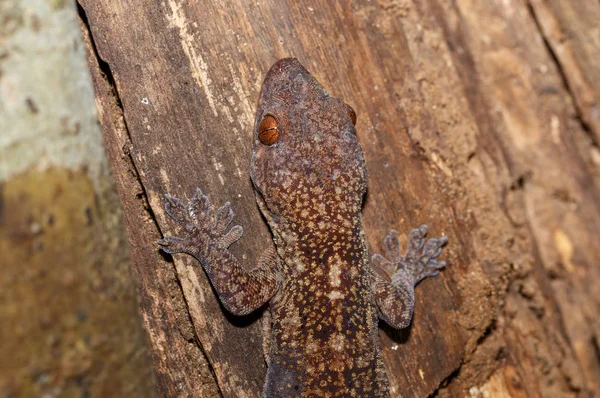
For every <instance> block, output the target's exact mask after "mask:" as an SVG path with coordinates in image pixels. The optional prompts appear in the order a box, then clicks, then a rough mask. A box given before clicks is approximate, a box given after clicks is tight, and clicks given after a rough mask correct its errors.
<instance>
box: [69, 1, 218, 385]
mask: <svg viewBox="0 0 600 398" xmlns="http://www.w3.org/2000/svg"><path fill="white" fill-rule="evenodd" d="M76 4H77V12H78V15H79V18H80V21H81V25H82V26H83V29H85V31H86V36H87V38H88V39H89V43H90V46H91V49H92V52H93V56H94V60H95V61H96V62H97V66H98V69H99V70H100V72H101V74H102V77H103V78H104V80H105V81H106V84H107V86H108V87H109V88H110V96H111V97H112V99H113V100H114V105H115V106H116V107H117V109H118V117H119V119H120V123H121V124H122V129H123V131H124V132H125V134H126V138H127V142H126V144H125V145H123V147H122V149H121V151H122V154H123V156H124V158H125V161H126V162H127V164H128V169H129V172H130V174H131V175H132V176H133V177H134V179H135V181H136V185H137V186H138V189H139V190H138V192H137V193H136V198H137V199H138V200H141V201H142V207H143V209H144V211H145V212H146V214H147V216H148V218H149V219H150V220H151V222H152V225H153V226H154V228H155V229H156V231H157V232H158V234H160V236H161V237H164V234H163V231H162V230H161V228H160V225H159V223H158V219H157V217H156V214H155V213H154V211H153V209H152V206H151V205H150V202H149V200H148V194H147V191H146V188H145V186H144V183H143V182H142V179H141V177H140V173H139V169H138V167H137V165H136V163H135V160H134V158H133V155H132V153H131V151H132V149H133V143H132V137H131V133H130V130H129V128H128V126H127V120H126V119H125V114H124V109H123V103H122V101H121V97H120V95H119V90H118V87H117V82H116V80H115V78H114V75H113V73H112V70H111V67H110V64H109V63H108V62H106V61H105V60H104V59H103V58H102V57H101V56H100V53H99V51H98V48H97V46H96V42H95V40H94V36H93V34H92V31H91V28H90V24H89V20H88V18H87V14H86V11H85V8H84V7H83V5H82V4H81V3H80V2H79V1H78V2H77V3H76ZM161 254H162V253H161ZM163 257H165V258H167V257H168V260H167V261H168V262H170V263H171V265H172V273H173V276H174V280H175V282H176V285H177V288H176V289H177V291H176V292H172V293H175V294H174V297H172V299H174V300H178V299H181V300H182V301H183V304H184V306H185V313H186V319H185V321H186V322H188V326H189V327H185V326H180V329H179V330H180V333H181V335H182V337H183V338H184V339H185V340H186V341H188V342H191V343H193V344H194V345H195V346H196V347H197V348H198V350H199V351H200V353H201V355H203V356H204V358H205V362H206V364H207V366H208V369H209V371H210V373H211V376H212V378H213V380H214V385H215V386H216V388H217V391H218V394H219V396H223V394H222V391H221V388H220V386H219V384H218V378H217V376H216V374H215V370H214V368H213V366H212V364H211V363H210V361H209V360H208V359H207V358H208V357H207V355H206V351H205V350H204V347H203V346H202V343H201V341H200V339H199V336H198V334H197V332H196V329H195V327H194V326H193V321H192V318H191V313H190V306H189V303H188V301H187V298H186V296H185V294H184V291H183V287H182V284H181V280H180V278H179V274H178V272H177V270H176V268H175V265H174V262H173V259H172V257H171V256H169V255H163ZM180 321H181V320H180ZM182 327H185V328H186V329H189V330H191V331H192V333H193V338H192V339H191V340H190V339H189V338H188V337H186V336H185V333H184V332H183V331H182V329H181V328H182ZM163 393H166V392H165V391H163Z"/></svg>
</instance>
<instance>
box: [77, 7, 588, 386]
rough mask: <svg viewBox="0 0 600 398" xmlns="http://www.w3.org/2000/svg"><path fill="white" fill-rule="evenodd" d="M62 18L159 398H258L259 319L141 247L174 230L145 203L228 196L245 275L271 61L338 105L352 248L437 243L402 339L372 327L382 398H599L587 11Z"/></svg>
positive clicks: (250, 257) (192, 271)
mask: <svg viewBox="0 0 600 398" xmlns="http://www.w3.org/2000/svg"><path fill="white" fill-rule="evenodd" d="M575 3H577V5H575ZM79 4H80V6H81V17H82V20H83V21H84V25H85V26H84V31H85V33H86V35H87V36H88V42H89V46H88V53H89V60H90V65H91V69H92V74H93V79H94V84H95V87H96V100H97V104H98V107H99V112H100V120H101V124H102V127H103V129H104V134H105V139H106V143H107V150H108V153H109V156H110V160H111V164H112V166H113V169H114V170H115V177H116V180H117V186H118V189H119V193H120V196H121V201H122V203H123V206H124V208H125V221H126V225H127V229H128V231H129V243H130V246H131V252H132V258H133V268H134V275H135V278H136V280H137V283H138V287H139V291H140V294H141V302H142V313H143V320H144V326H145V329H146V331H147V333H148V336H149V341H150V351H151V353H152V357H153V360H154V367H155V369H156V370H157V380H158V384H159V388H160V390H161V391H162V393H163V394H164V395H165V396H219V395H222V396H224V397H259V396H260V393H261V390H262V384H263V382H264V376H265V372H266V367H265V364H264V360H263V357H262V350H261V340H262V336H261V330H260V326H259V322H257V319H258V318H259V316H260V314H253V315H251V316H249V317H234V316H231V315H229V314H227V313H226V312H225V311H224V310H223V308H222V307H221V306H220V305H219V302H218V300H217V298H216V297H215V295H214V292H213V291H212V289H211V287H210V284H209V282H208V281H207V278H206V276H205V275H204V273H203V271H202V269H201V268H200V267H198V265H197V264H195V263H194V261H192V260H190V259H189V258H188V257H184V256H177V257H175V258H174V259H171V258H168V257H162V256H161V255H160V254H159V253H158V250H157V246H156V245H155V244H154V241H155V240H156V238H158V237H160V236H161V235H163V234H171V233H173V232H174V231H172V230H171V228H172V227H173V223H171V222H169V220H167V217H166V215H165V213H164V210H163V207H162V201H163V197H164V194H165V193H170V194H173V195H176V196H179V197H186V196H187V197H190V196H191V195H192V194H193V192H194V190H195V189H196V187H200V188H201V189H202V190H203V191H204V192H207V193H208V194H209V196H210V198H211V200H212V201H213V202H216V203H218V204H222V203H224V202H225V201H231V203H232V205H233V208H234V209H235V211H236V214H237V215H236V219H235V220H236V222H237V223H239V224H241V225H242V226H243V227H244V229H245V231H246V234H245V236H244V237H243V238H242V240H241V241H240V242H239V243H237V244H236V245H235V247H234V252H235V254H236V255H237V256H238V257H239V258H242V259H243V260H244V262H245V264H247V266H248V267H251V266H253V265H254V264H256V261H257V260H258V257H259V255H260V252H261V250H262V249H263V248H264V246H265V242H267V241H268V240H269V239H270V235H269V232H268V230H267V228H266V226H265V224H264V222H263V220H262V219H261V217H260V215H259V212H258V210H257V208H256V205H255V202H254V195H253V189H252V186H251V183H250V180H249V177H248V163H249V156H250V147H251V136H252V125H253V119H254V110H255V104H256V102H257V99H258V92H259V89H260V84H261V82H262V79H263V77H264V75H265V73H266V71H267V70H268V68H269V67H270V66H271V64H272V63H273V62H274V61H276V60H277V59H279V58H282V57H288V56H294V57H297V58H299V59H300V61H301V62H302V63H303V64H304V65H305V66H306V67H307V68H308V69H309V70H310V71H311V72H312V73H313V74H314V75H315V76H316V77H317V79H318V80H319V81H320V82H321V83H322V84H323V85H324V86H325V87H326V88H327V89H328V90H329V91H330V93H331V94H332V95H333V96H335V97H339V98H342V99H344V101H346V102H347V103H349V104H351V105H352V106H353V108H354V109H355V110H356V113H357V115H358V124H357V130H358V137H359V140H360V141H361V143H362V147H363V149H364V151H365V155H366V158H367V165H368V169H369V193H368V196H367V200H366V204H365V207H364V223H365V228H366V231H367V235H368V239H369V245H370V249H371V251H372V252H380V251H381V249H382V240H383V237H384V236H385V234H386V232H387V231H388V230H389V229H391V228H394V229H397V230H399V231H403V233H404V234H406V232H408V231H409V230H410V229H411V228H413V227H415V226H418V225H420V224H423V223H426V224H428V225H429V226H430V234H431V235H432V236H438V235H441V234H445V235H448V236H449V241H450V243H449V244H448V247H447V249H446V250H445V254H444V259H445V260H446V261H447V262H448V264H449V265H448V268H447V269H446V270H445V271H444V272H443V273H442V274H441V276H440V277H438V278H434V279H430V280H426V281H424V282H423V283H422V284H420V285H419V286H418V288H417V297H416V313H415V317H414V320H413V323H412V325H411V327H410V328H409V329H408V330H407V331H402V332H397V331H393V330H391V329H390V328H388V327H386V326H385V325H383V326H382V331H381V339H382V344H383V347H384V355H385V362H386V365H387V368H388V373H389V376H390V380H391V383H392V392H393V394H394V396H396V395H400V394H401V395H402V396H406V397H410V396H430V395H437V396H464V395H465V394H467V393H468V394H470V395H471V396H490V395H491V396H511V397H537V396H564V397H569V396H589V395H592V394H593V393H594V392H597V391H600V384H599V380H600V349H599V347H600V344H599V340H598V338H599V336H598V331H599V330H600V323H599V322H600V321H599V319H600V299H599V296H598V295H597V294H595V292H596V291H598V290H599V289H600V269H599V268H598V264H599V263H600V252H599V251H598V250H597V249H596V247H595V242H594V238H595V237H596V236H598V234H599V233H600V213H599V211H598V210H599V202H598V198H599V197H600V189H599V167H600V152H599V151H598V140H599V131H600V128H599V127H598V126H599V120H600V112H599V110H598V99H599V98H600V89H599V87H600V86H599V83H598V79H597V77H598V65H600V62H598V61H599V60H598V57H599V54H600V48H599V47H600V42H599V41H598V40H597V37H598V31H599V29H600V26H599V21H600V17H599V15H600V4H599V3H597V2H570V1H567V0H548V1H543V0H530V1H529V2H527V1H524V0H521V1H494V2H470V1H467V0H458V1H455V2H443V1H439V0H426V1H422V2H409V1H383V0H381V1H370V2H359V1H356V2H350V1H348V2H346V1H343V2H314V3H313V2H302V1H288V2H282V1H270V0H268V1H260V2H240V1H232V2H184V1H181V0H164V1H155V2H152V1H147V2H140V1H138V2H133V1H129V2H122V1H117V0H106V1H103V2H97V1H91V0H79ZM589 37H595V38H596V40H588V38H589ZM486 394H487V395H486Z"/></svg>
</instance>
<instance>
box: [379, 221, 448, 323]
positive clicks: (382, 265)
mask: <svg viewBox="0 0 600 398" xmlns="http://www.w3.org/2000/svg"><path fill="white" fill-rule="evenodd" d="M426 234H427V226H426V225H421V226H420V227H419V228H416V229H413V230H412V231H410V233H409V234H408V243H407V250H406V255H404V256H402V255H400V242H399V240H398V232H396V231H395V230H391V231H390V232H389V233H388V235H387V237H386V238H385V241H384V248H385V251H386V253H387V258H386V257H384V256H382V255H380V254H375V255H374V256H373V257H372V259H371V265H372V266H373V268H375V269H376V270H377V271H378V275H377V277H376V279H375V282H374V286H373V289H374V293H375V299H376V301H377V306H378V307H379V311H380V314H379V315H380V318H382V319H383V320H384V321H386V322H387V323H388V324H389V325H390V326H392V327H394V328H396V329H401V328H405V327H407V326H408V325H409V324H410V321H411V319H412V314H413V310H414V305H415V304H414V289H415V286H416V285H417V284H418V283H419V282H420V281H422V280H423V279H425V278H427V277H431V276H436V275H437V274H439V272H440V271H439V270H440V269H442V268H444V267H445V266H446V263H445V262H444V261H436V260H435V259H436V258H437V257H438V256H439V255H440V253H441V252H442V246H443V245H445V244H446V242H447V241H448V238H447V237H445V236H444V237H441V238H439V239H435V238H433V239H429V240H428V241H427V243H425V235H426ZM382 275H384V276H385V278H384V277H382Z"/></svg>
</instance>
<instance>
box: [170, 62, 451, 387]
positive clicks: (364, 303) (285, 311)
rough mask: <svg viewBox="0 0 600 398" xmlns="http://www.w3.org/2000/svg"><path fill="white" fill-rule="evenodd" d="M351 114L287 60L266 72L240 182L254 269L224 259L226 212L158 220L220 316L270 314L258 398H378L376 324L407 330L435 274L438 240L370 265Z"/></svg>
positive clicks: (179, 207) (383, 382)
mask: <svg viewBox="0 0 600 398" xmlns="http://www.w3.org/2000/svg"><path fill="white" fill-rule="evenodd" d="M355 123H356V114H355V113H354V111H353V110H352V108H351V107H350V106H348V105H347V104H345V103H344V102H343V101H341V100H339V99H336V98H333V97H331V96H329V95H328V93H327V92H326V91H325V90H324V88H323V87H322V86H321V84H320V83H319V82H317V80H316V79H315V78H314V77H313V76H312V75H311V74H310V73H309V72H308V71H307V70H306V69H305V68H304V67H303V66H302V65H301V64H300V63H299V62H298V61H297V60H296V59H292V58H287V59H282V60H280V61H278V62H277V63H275V64H274V65H273V66H272V67H271V69H270V70H269V72H268V73H267V76H266V78H265V81H264V83H263V87H262V90H261V94H260V99H259V104H258V110H257V115H256V122H255V126H254V142H253V149H252V158H251V162H250V175H251V178H252V182H253V184H254V187H255V191H256V199H257V202H258V206H259V208H260V210H261V212H262V213H263V215H264V217H265V218H266V220H267V222H268V224H269V227H270V229H271V231H272V234H273V240H274V243H275V247H276V249H268V250H266V251H265V254H264V255H263V256H262V258H261V260H260V262H259V264H258V265H257V266H256V267H255V268H253V269H251V270H246V269H245V268H244V267H242V266H241V265H240V264H239V263H238V261H237V260H236V259H235V258H234V257H233V256H232V254H231V253H230V252H229V250H228V247H229V246H230V245H231V244H232V243H233V242H235V241H236V240H237V239H239V238H240V237H241V235H242V229H241V227H239V226H234V227H233V228H231V229H228V226H229V224H230V222H231V219H232V217H233V212H232V210H231V207H230V205H229V203H227V204H225V205H224V206H223V207H221V208H219V209H217V210H215V208H214V207H213V206H211V204H210V202H209V200H208V198H207V197H206V196H205V195H203V194H202V193H201V192H200V191H199V190H198V191H197V193H196V195H195V196H194V198H193V199H192V200H191V201H190V202H189V203H188V204H184V203H183V202H182V201H180V200H179V199H177V198H174V197H171V196H168V195H167V200H166V205H165V207H166V210H167V212H168V214H169V215H170V216H171V217H172V218H173V219H174V220H176V221H177V222H178V223H179V224H180V225H181V226H182V227H183V229H184V231H185V232H184V235H183V237H174V236H168V237H165V238H164V239H161V240H160V241H159V244H160V245H161V247H162V249H163V250H164V251H166V252H168V253H180V252H184V253H188V254H190V255H192V256H194V257H195V258H196V259H198V261H199V262H200V263H201V264H202V266H203V268H204V269H205V271H206V273H207V275H208V277H209V279H210V280H211V283H212V284H213V286H214V287H215V290H216V292H217V294H218V295H219V298H220V300H221V302H222V303H223V305H224V306H225V308H226V309H227V310H229V311H231V312H232V313H234V314H239V315H242V314H247V313H249V312H252V311H254V310H255V309H257V308H259V307H261V306H263V305H265V304H267V303H268V307H269V310H270V313H271V322H270V325H269V326H270V332H269V335H268V336H266V337H265V338H267V339H268V342H269V344H268V346H269V349H268V353H267V358H268V372H267V380H266V383H265V387H264V391H263V396H264V397H347V396H352V397H388V396H389V382H388V379H387V375H386V372H385V366H384V364H383V359H382V354H381V346H380V342H379V336H378V326H377V324H378V321H379V319H383V320H384V321H385V322H387V323H388V324H390V325H391V326H392V327H395V328H404V327H406V326H408V325H409V324H410V320H411V318H412V313H413V308H414V286H415V285H416V284H417V283H418V282H419V281H421V280H422V279H423V278H425V277H428V276H434V275H437V273H438V272H439V269H440V268H442V267H444V266H445V263H444V262H441V261H440V262H438V261H436V260H435V258H436V257H437V256H438V255H439V254H440V252H441V247H442V246H443V245H444V244H445V243H446V238H445V237H443V238H440V239H429V240H428V241H427V243H425V238H424V237H425V234H426V231H427V228H426V226H421V227H419V228H416V229H414V230H412V231H411V232H410V233H409V236H408V248H407V251H406V254H405V255H400V248H399V241H398V233H397V232H396V231H394V230H392V231H390V233H389V234H388V235H387V237H386V238H385V241H384V247H385V249H386V252H387V257H383V256H381V255H378V254H376V255H374V256H373V258H372V259H371V261H369V257H368V250H367V244H366V240H365V234H364V231H363V227H362V218H361V207H362V201H363V196H364V194H365V192H366V189H367V169H366V164H365V159H364V156H363V152H362V149H361V147H360V144H359V142H358V139H357V137H356V130H355V127H354V125H355Z"/></svg>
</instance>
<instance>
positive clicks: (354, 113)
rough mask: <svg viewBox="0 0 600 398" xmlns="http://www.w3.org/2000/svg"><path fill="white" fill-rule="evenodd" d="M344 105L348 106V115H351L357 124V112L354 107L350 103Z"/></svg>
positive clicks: (353, 122) (354, 123) (353, 121)
mask: <svg viewBox="0 0 600 398" xmlns="http://www.w3.org/2000/svg"><path fill="white" fill-rule="evenodd" d="M344 105H345V106H346V112H347V113H348V116H350V119H351V120H352V124H353V125H355V126H356V112H354V109H352V107H351V106H350V105H348V104H344Z"/></svg>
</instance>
